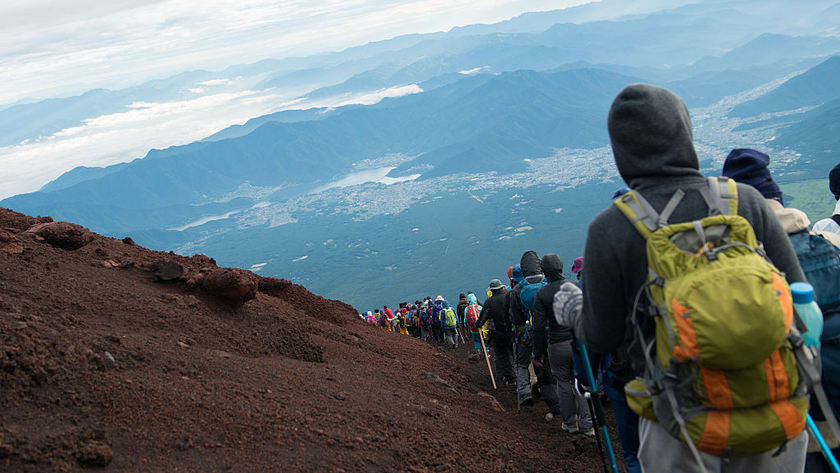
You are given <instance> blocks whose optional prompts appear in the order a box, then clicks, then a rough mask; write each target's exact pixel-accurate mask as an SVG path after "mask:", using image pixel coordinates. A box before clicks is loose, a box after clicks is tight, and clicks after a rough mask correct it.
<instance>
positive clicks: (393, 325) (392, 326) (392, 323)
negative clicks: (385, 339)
mask: <svg viewBox="0 0 840 473" xmlns="http://www.w3.org/2000/svg"><path fill="white" fill-rule="evenodd" d="M382 313H383V314H385V317H386V318H387V319H388V330H390V331H391V332H397V331H398V330H397V318H396V317H394V311H392V310H391V309H389V308H388V306H387V305H386V306H385V307H384V308H383V310H382Z"/></svg>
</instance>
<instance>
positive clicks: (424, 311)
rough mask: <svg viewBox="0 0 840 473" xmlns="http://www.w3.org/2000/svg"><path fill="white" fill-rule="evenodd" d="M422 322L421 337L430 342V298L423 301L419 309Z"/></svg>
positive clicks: (420, 321) (419, 320)
mask: <svg viewBox="0 0 840 473" xmlns="http://www.w3.org/2000/svg"><path fill="white" fill-rule="evenodd" d="M417 314H418V317H419V319H418V323H419V324H420V338H421V339H423V341H426V342H428V341H429V340H430V339H431V336H432V314H431V312H430V311H429V300H428V299H427V300H425V301H423V303H422V304H421V305H420V307H419V308H418V309H417Z"/></svg>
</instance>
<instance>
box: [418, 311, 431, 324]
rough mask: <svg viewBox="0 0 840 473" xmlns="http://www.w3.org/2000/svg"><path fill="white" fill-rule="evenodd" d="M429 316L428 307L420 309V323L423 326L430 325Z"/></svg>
mask: <svg viewBox="0 0 840 473" xmlns="http://www.w3.org/2000/svg"><path fill="white" fill-rule="evenodd" d="M430 318H431V317H430V316H429V309H428V308H426V307H423V308H421V309H420V325H422V326H423V327H428V326H429V325H430V322H431V320H430Z"/></svg>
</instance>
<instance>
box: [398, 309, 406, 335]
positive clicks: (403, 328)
mask: <svg viewBox="0 0 840 473" xmlns="http://www.w3.org/2000/svg"><path fill="white" fill-rule="evenodd" d="M397 312H398V313H399V315H398V316H397V318H398V320H399V326H400V333H401V334H403V335H408V324H407V320H406V319H407V318H408V303H407V302H401V303H400V308H399V310H398V311H397Z"/></svg>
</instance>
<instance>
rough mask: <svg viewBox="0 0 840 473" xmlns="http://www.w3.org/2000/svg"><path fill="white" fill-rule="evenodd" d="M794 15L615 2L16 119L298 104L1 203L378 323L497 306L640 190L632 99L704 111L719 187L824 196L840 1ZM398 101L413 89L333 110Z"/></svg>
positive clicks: (834, 143) (72, 122)
mask: <svg viewBox="0 0 840 473" xmlns="http://www.w3.org/2000/svg"><path fill="white" fill-rule="evenodd" d="M631 4H632V5H631ZM792 5H793V3H792V2H787V1H782V0H770V1H758V0H737V1H718V0H706V1H699V2H696V3H690V4H689V3H686V2H681V3H679V4H673V3H670V2H663V1H654V2H639V3H637V2H622V1H617V0H604V1H603V2H599V3H593V4H588V5H584V6H581V7H576V8H574V9H568V10H563V11H558V12H545V13H533V14H527V15H523V16H521V17H518V18H516V19H513V20H510V21H508V22H502V23H500V24H497V25H474V26H470V27H465V28H456V29H454V30H452V31H450V32H447V33H435V34H430V35H407V36H403V37H399V38H394V39H392V40H389V41H383V42H379V43H372V44H369V45H365V46H361V47H358V48H351V49H348V50H346V51H342V52H338V53H332V54H327V55H321V56H316V57H311V58H290V59H284V60H266V61H262V62H260V63H257V64H251V65H242V66H233V67H231V68H229V69H227V70H225V71H221V72H207V71H192V72H188V73H184V74H182V75H179V76H175V77H172V78H169V79H165V80H160V81H154V82H150V83H147V84H143V85H140V86H138V87H135V88H131V89H125V90H122V91H107V90H96V91H90V92H88V93H87V94H83V95H82V96H79V97H71V98H65V99H53V100H52V101H42V102H36V103H30V104H19V105H15V106H12V107H8V108H6V109H0V126H3V127H5V128H6V129H8V133H4V135H3V138H2V139H3V140H5V141H4V142H0V147H2V146H5V145H11V144H14V143H18V142H21V141H25V140H37V138H38V137H39V136H41V137H44V136H49V135H50V134H53V133H56V132H57V131H60V130H64V129H67V128H68V127H73V126H77V125H79V124H80V123H84V122H85V120H88V119H90V118H92V117H95V116H98V115H102V114H109V113H117V112H118V111H124V110H126V109H128V108H130V107H131V106H133V105H132V104H135V103H136V102H143V101H150V100H158V101H171V100H182V99H183V100H187V99H188V98H189V96H190V95H189V94H199V95H200V94H201V93H203V92H201V91H199V90H198V89H196V84H204V85H202V86H201V87H199V89H202V88H207V89H208V90H209V89H213V90H214V91H217V92H218V91H227V92H230V93H232V94H233V93H238V92H241V91H242V90H243V88H255V89H263V88H269V87H272V88H274V89H271V90H275V91H277V93H278V94H280V95H283V96H284V97H286V96H288V97H292V98H293V100H292V99H290V100H289V103H288V104H284V105H282V106H279V107H278V108H279V109H277V110H271V112H270V113H266V114H264V115H261V116H258V117H253V118H251V119H250V120H248V121H246V122H244V123H242V122H239V123H241V124H238V125H234V126H231V127H228V128H224V129H221V130H219V131H218V132H215V133H208V136H206V137H205V139H203V140H199V141H196V142H193V143H189V144H186V145H182V146H172V147H169V148H166V149H161V150H152V151H149V152H148V154H147V155H146V156H145V157H143V158H142V159H134V160H133V161H130V162H123V163H120V164H116V165H113V166H108V167H84V166H81V167H78V168H76V169H74V170H72V171H70V172H67V173H65V174H64V175H62V176H61V177H59V178H58V179H56V180H54V181H52V182H50V183H49V184H47V185H46V186H44V187H43V188H42V189H41V191H39V192H33V193H29V194H22V195H17V196H14V197H10V198H7V199H5V200H3V201H0V206H4V207H9V208H12V209H14V210H16V211H19V212H23V213H26V214H30V215H50V216H52V217H53V218H55V219H57V220H68V221H72V222H76V223H80V224H83V225H85V226H88V227H89V228H91V229H92V230H94V231H96V232H98V233H101V234H105V235H111V236H117V237H122V236H127V235H130V236H132V238H134V239H135V240H136V241H138V242H139V243H141V244H143V245H144V246H147V247H150V248H153V249H161V250H176V251H178V252H181V253H188V252H205V253H208V254H211V255H212V256H213V257H214V258H216V259H217V260H218V261H219V262H220V263H222V264H224V265H228V266H240V267H244V268H253V269H254V270H256V271H260V272H262V273H263V274H265V275H269V276H281V277H285V278H287V279H292V280H294V281H295V282H300V283H302V284H304V285H306V286H307V288H309V289H310V290H312V291H315V292H317V293H319V294H323V295H325V296H327V297H333V298H341V299H342V300H345V301H347V302H350V303H352V304H354V305H359V306H360V308H361V306H365V305H369V304H373V303H374V302H376V303H377V304H379V305H381V302H384V301H385V299H388V298H395V299H396V298H399V299H402V300H409V299H410V298H412V297H418V296H421V295H433V294H418V293H419V292H426V291H427V290H432V291H437V290H439V291H441V292H447V291H448V292H450V293H451V292H456V293H457V292H462V289H464V288H465V286H466V288H467V289H470V290H482V288H483V286H482V285H486V282H487V280H489V279H490V278H492V277H501V276H502V275H501V274H499V271H500V268H501V269H504V268H506V267H507V266H509V265H511V264H513V263H515V262H516V261H518V258H519V255H521V253H522V252H523V251H524V250H526V249H531V248H533V249H536V250H538V251H539V252H540V254H542V253H544V252H549V251H553V252H558V253H560V254H561V256H562V257H563V258H564V260H566V261H571V260H572V259H573V258H574V257H576V256H579V255H580V254H581V253H582V250H583V241H584V238H585V231H586V226H587V224H588V222H589V220H590V219H591V218H592V217H593V216H594V215H595V214H596V213H597V212H598V211H599V210H600V209H602V208H603V207H605V206H606V205H609V197H610V196H611V195H612V192H613V191H614V190H615V188H616V187H617V186H618V185H620V180H619V178H618V176H617V174H616V172H615V169H614V166H613V164H612V161H611V156H610V151H609V139H608V134H607V130H606V116H607V111H608V109H609V106H610V104H611V102H612V100H613V98H614V97H615V95H616V93H617V92H618V91H619V90H620V89H621V88H622V87H624V86H625V85H627V84H629V83H632V82H640V81H644V82H650V83H655V84H659V85H663V86H665V87H668V88H670V89H671V90H674V91H675V92H676V93H678V94H679V95H680V96H682V97H683V98H684V99H685V100H686V102H687V104H688V105H689V107H690V109H691V111H692V115H693V117H692V119H693V120H694V122H695V125H696V127H697V133H696V134H695V137H696V139H697V145H698V151H699V154H700V155H701V162H702V163H703V166H704V167H705V169H704V171H707V172H719V165H718V164H717V163H719V162H720V160H722V156H725V151H724V150H728V149H731V148H732V147H736V146H737V147H742V146H752V147H759V148H761V149H763V150H765V151H768V152H770V153H771V154H772V156H773V160H774V161H773V164H772V168H773V170H774V173H776V172H778V174H779V177H780V181H785V182H795V181H799V180H805V179H816V178H820V179H824V176H825V173H826V172H827V169H830V167H831V166H833V165H834V164H836V163H837V162H838V161H840V158H838V151H840V142H838V140H840V133H838V131H840V130H838V129H837V126H838V125H837V124H838V123H840V86H838V84H840V56H838V55H840V39H839V38H840V36H838V31H837V28H836V25H837V24H840V3H835V2H833V1H828V0H815V1H814V2H806V3H805V4H802V5H800V4H799V3H796V4H795V5H794V6H793V7H792ZM610 11H611V12H610ZM834 20H836V21H834ZM832 21H834V22H833V23H832ZM663 38H667V40H663ZM231 78H237V79H236V80H232V79H231ZM395 87H397V88H398V87H411V92H412V93H411V94H409V95H403V96H399V97H392V98H384V99H382V100H379V101H378V102H376V100H372V101H371V102H376V103H374V104H372V105H361V104H359V103H355V104H352V105H344V106H335V105H331V104H336V103H339V104H340V103H354V102H353V100H347V101H345V99H346V98H349V97H357V96H360V95H364V94H372V95H373V96H376V95H377V94H378V93H381V92H382V91H383V90H389V89H390V88H395ZM202 90H203V89H202ZM386 95H387V94H383V96H386ZM397 95H399V94H397ZM377 100H378V99H377ZM371 102H368V103H371ZM295 107H297V109H295ZM401 181H402V182H401ZM327 270H329V277H327V276H325V274H327V273H326V271H327ZM490 274H492V275H493V276H491V277H488V275H490ZM434 288H437V289H434ZM413 294H415V295H413ZM411 300H413V299H411ZM377 301H379V302H377ZM395 302H396V300H388V301H387V303H395Z"/></svg>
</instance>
